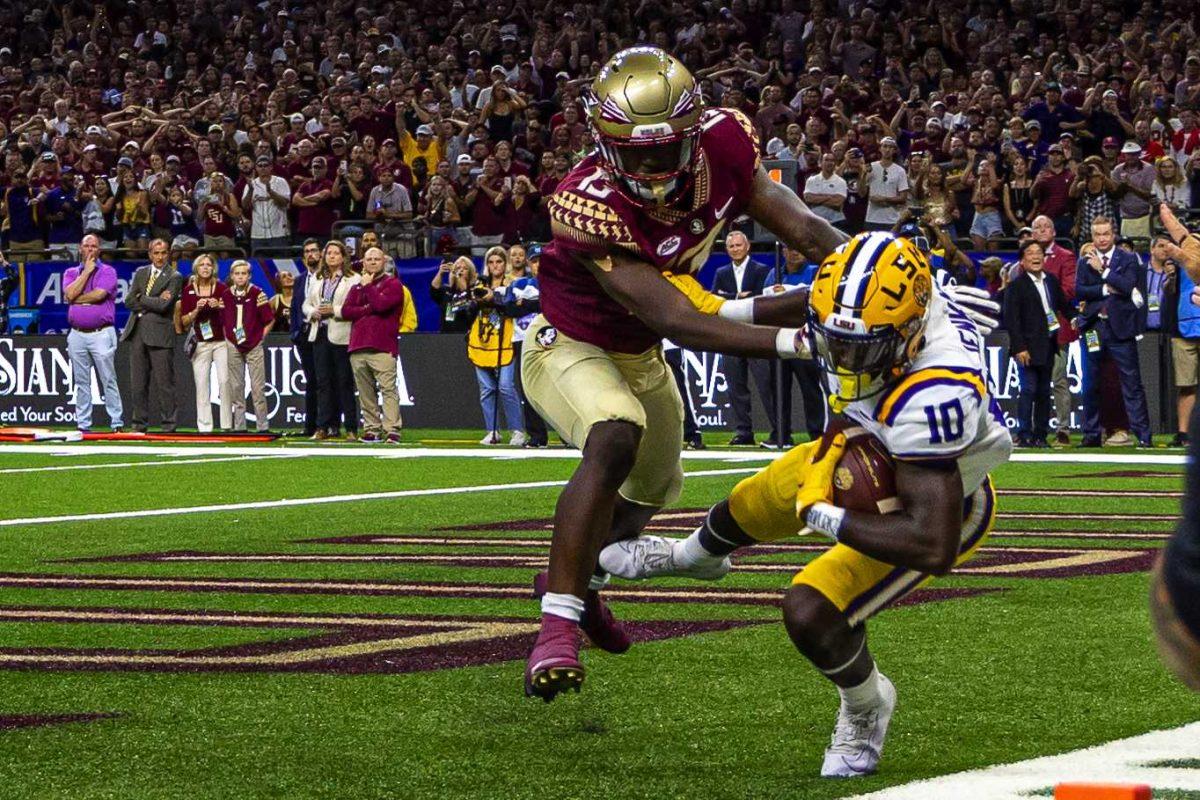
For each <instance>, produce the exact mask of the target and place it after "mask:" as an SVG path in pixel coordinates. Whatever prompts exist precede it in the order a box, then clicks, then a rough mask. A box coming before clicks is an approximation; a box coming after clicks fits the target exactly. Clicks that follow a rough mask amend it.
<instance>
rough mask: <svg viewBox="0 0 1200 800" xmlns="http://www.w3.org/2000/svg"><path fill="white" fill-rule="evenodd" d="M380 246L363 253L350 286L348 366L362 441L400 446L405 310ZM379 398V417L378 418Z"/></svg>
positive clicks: (344, 311)
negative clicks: (400, 338) (399, 372)
mask: <svg viewBox="0 0 1200 800" xmlns="http://www.w3.org/2000/svg"><path fill="white" fill-rule="evenodd" d="M386 259H387V255H386V254H385V253H384V252H383V249H382V248H380V247H369V248H367V249H366V250H365V251H364V252H363V259H362V264H363V270H362V276H361V278H360V279H359V282H358V283H357V284H355V285H354V286H351V287H350V291H349V292H348V293H347V295H346V302H345V303H344V304H343V306H342V316H343V317H344V318H345V319H348V320H350V344H349V347H348V351H349V353H350V367H351V370H352V372H353V373H354V383H355V386H356V387H357V388H358V400H359V404H360V406H361V407H362V423H363V424H362V430H363V434H362V439H361V441H363V442H366V443H368V444H373V443H375V442H380V441H386V442H387V443H388V444H400V426H401V420H400V397H399V395H398V394H397V393H396V357H397V355H398V353H399V351H398V349H397V346H396V333H397V331H398V330H399V327H400V316H401V313H402V311H403V305H404V287H403V285H402V284H401V283H400V279H399V278H397V277H395V276H394V275H388V274H387V273H386V272H384V269H383V266H384V262H385V261H386ZM380 399H382V418H381V414H380V408H381V404H380Z"/></svg>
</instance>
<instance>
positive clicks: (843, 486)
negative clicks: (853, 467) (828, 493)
mask: <svg viewBox="0 0 1200 800" xmlns="http://www.w3.org/2000/svg"><path fill="white" fill-rule="evenodd" d="M833 487H834V488H835V489H837V490H838V491H839V492H848V491H850V490H851V489H852V488H854V474H853V473H851V472H850V470H849V469H847V468H846V467H838V468H837V469H836V470H834V471H833Z"/></svg>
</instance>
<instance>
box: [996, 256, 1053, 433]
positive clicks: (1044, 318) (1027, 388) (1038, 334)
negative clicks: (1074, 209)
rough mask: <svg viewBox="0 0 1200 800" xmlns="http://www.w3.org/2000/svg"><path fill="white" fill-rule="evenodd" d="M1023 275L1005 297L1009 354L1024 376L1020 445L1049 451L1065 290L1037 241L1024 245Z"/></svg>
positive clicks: (1019, 413)
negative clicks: (1045, 263)
mask: <svg viewBox="0 0 1200 800" xmlns="http://www.w3.org/2000/svg"><path fill="white" fill-rule="evenodd" d="M1020 253H1021V272H1020V275H1019V276H1017V277H1016V278H1014V279H1013V281H1012V283H1011V284H1010V285H1009V287H1008V291H1007V292H1006V293H1005V297H1004V328H1005V330H1007V331H1008V341H1009V353H1010V354H1011V355H1012V358H1013V360H1014V361H1016V362H1017V364H1018V365H1019V369H1020V375H1021V393H1020V400H1019V401H1018V411H1017V418H1018V420H1019V423H1020V424H1019V427H1018V429H1017V430H1018V433H1017V436H1016V438H1015V440H1014V441H1015V443H1016V445H1017V446H1018V447H1046V446H1047V443H1046V437H1047V436H1048V435H1049V433H1050V425H1049V421H1050V406H1051V384H1052V380H1051V376H1052V374H1053V370H1054V356H1055V352H1056V351H1057V350H1058V328H1059V321H1058V312H1059V310H1060V309H1062V308H1063V307H1064V305H1065V303H1064V300H1063V294H1062V290H1061V289H1060V288H1059V286H1058V281H1057V280H1055V279H1054V277H1053V276H1052V275H1047V274H1046V273H1045V272H1044V271H1043V270H1042V263H1043V259H1044V253H1043V252H1042V246H1041V244H1039V243H1038V242H1037V240H1036V239H1030V240H1029V241H1027V242H1025V243H1024V244H1022V245H1021V250H1020Z"/></svg>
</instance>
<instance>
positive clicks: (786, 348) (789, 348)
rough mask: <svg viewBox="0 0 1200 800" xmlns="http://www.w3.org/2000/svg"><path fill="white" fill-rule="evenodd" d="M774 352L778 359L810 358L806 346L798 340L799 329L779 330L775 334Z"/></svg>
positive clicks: (802, 341)
mask: <svg viewBox="0 0 1200 800" xmlns="http://www.w3.org/2000/svg"><path fill="white" fill-rule="evenodd" d="M797 342H799V344H797ZM775 352H776V353H778V354H779V357H780V358H811V354H810V353H809V350H808V344H807V343H806V342H805V341H804V339H803V338H800V329H799V328H780V329H779V333H777V334H775Z"/></svg>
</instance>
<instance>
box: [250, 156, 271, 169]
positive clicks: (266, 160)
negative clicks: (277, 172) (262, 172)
mask: <svg viewBox="0 0 1200 800" xmlns="http://www.w3.org/2000/svg"><path fill="white" fill-rule="evenodd" d="M254 163H255V164H256V165H257V166H260V167H261V166H270V164H271V157H270V156H259V157H258V158H256V159H254Z"/></svg>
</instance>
